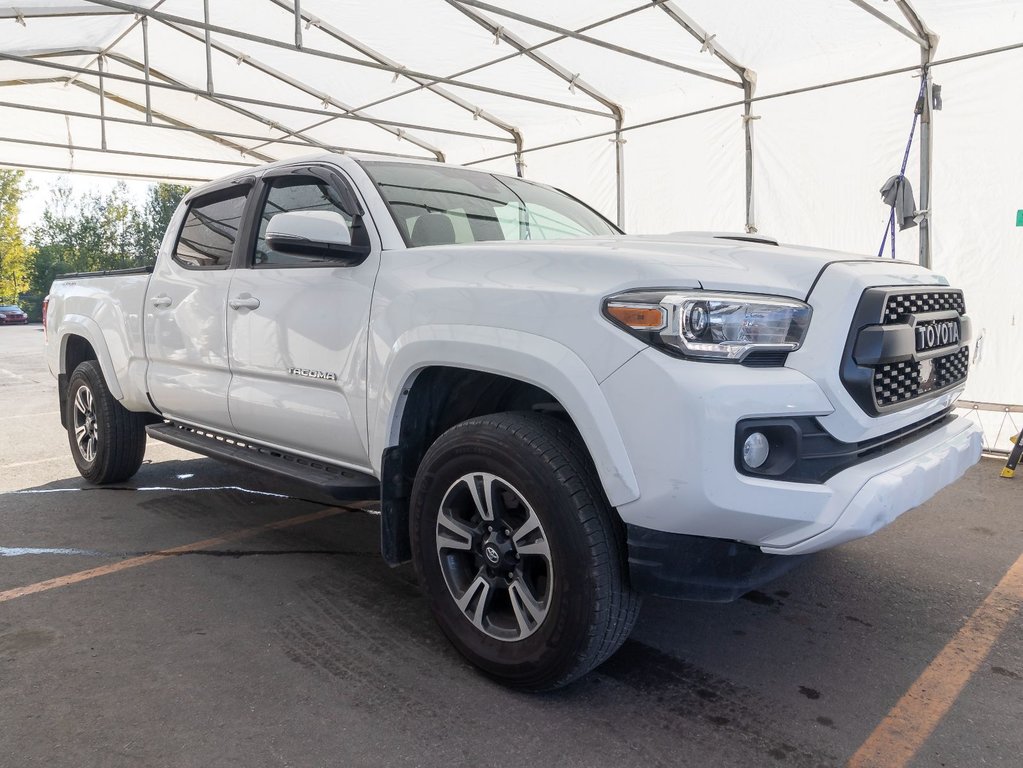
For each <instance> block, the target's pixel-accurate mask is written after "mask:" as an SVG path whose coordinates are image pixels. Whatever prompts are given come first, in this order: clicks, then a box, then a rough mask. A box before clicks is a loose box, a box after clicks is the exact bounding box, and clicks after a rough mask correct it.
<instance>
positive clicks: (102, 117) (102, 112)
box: [96, 56, 107, 150]
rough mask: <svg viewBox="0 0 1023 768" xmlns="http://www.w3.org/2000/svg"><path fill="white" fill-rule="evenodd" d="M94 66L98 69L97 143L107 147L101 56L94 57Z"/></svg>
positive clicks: (104, 92)
mask: <svg viewBox="0 0 1023 768" xmlns="http://www.w3.org/2000/svg"><path fill="white" fill-rule="evenodd" d="M96 68H97V69H98V70H99V145H100V148H101V149H104V150H105V149H106V148H107V105H106V101H107V92H106V84H105V83H104V82H103V57H102V56H97V57H96Z"/></svg>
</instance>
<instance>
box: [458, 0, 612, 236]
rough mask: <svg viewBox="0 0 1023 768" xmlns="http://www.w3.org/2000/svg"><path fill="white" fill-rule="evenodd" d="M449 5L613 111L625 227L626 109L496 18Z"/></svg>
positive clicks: (519, 161)
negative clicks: (533, 46)
mask: <svg viewBox="0 0 1023 768" xmlns="http://www.w3.org/2000/svg"><path fill="white" fill-rule="evenodd" d="M447 2H448V4H449V5H451V6H452V7H453V8H456V9H458V10H459V11H461V12H462V13H463V14H465V15H466V16H468V17H469V18H470V19H472V20H473V21H474V22H476V23H477V24H479V25H480V26H481V27H483V28H484V29H485V30H487V31H488V32H490V34H492V35H494V37H495V39H496V38H500V39H502V40H504V41H505V42H506V43H508V44H509V45H511V46H512V47H513V48H515V49H516V50H518V51H520V52H522V53H523V54H524V55H526V56H528V57H529V58H530V59H532V60H533V61H535V62H536V63H537V64H539V65H540V66H542V67H543V68H544V69H546V70H548V71H549V72H552V73H553V74H555V75H557V76H558V77H560V78H561V79H562V80H564V81H565V82H566V83H568V87H569V88H570V89H571V88H578V89H579V90H580V91H582V92H583V93H585V94H586V95H587V96H589V97H590V98H591V99H593V100H594V101H596V102H597V103H599V104H602V105H603V106H605V107H607V109H608V110H609V111H610V112H611V116H612V117H613V118H614V121H615V138H614V143H615V200H616V206H615V207H616V218H617V223H618V226H620V227H621V226H624V224H625V141H624V140H623V139H622V134H621V131H622V126H623V125H624V124H625V111H624V110H623V109H622V107H621V105H620V104H618V103H616V102H614V101H612V100H611V99H609V98H608V97H607V96H605V95H604V94H603V93H601V92H600V91H598V90H597V89H596V88H594V87H593V86H592V85H590V84H589V83H587V82H585V81H584V80H580V79H579V75H578V74H572V73H571V72H569V71H568V70H567V69H566V68H565V67H563V66H562V65H561V64H558V63H557V62H556V61H554V60H553V59H552V58H551V57H550V56H548V55H547V54H545V53H539V52H537V51H530V50H528V49H529V44H528V43H527V42H526V41H525V40H523V39H522V38H520V37H519V36H518V35H516V34H514V33H513V32H509V31H508V30H507V29H505V28H504V27H502V26H501V25H500V24H498V23H497V22H496V21H494V20H493V19H491V18H490V17H489V16H487V15H486V14H484V13H481V12H480V11H478V10H476V9H475V8H467V7H466V6H465V5H464V4H463V3H460V2H458V0H447ZM515 164H516V166H517V167H518V168H519V169H520V174H519V175H521V168H522V166H523V162H522V153H521V151H520V152H519V153H518V155H516V158H515Z"/></svg>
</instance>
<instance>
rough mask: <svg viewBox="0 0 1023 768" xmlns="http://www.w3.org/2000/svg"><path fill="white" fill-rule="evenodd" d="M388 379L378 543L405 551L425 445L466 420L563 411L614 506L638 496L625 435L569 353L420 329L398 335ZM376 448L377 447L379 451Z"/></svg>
mask: <svg viewBox="0 0 1023 768" xmlns="http://www.w3.org/2000/svg"><path fill="white" fill-rule="evenodd" d="M393 349H396V350H397V351H396V352H395V353H394V354H393V355H392V358H391V360H390V361H389V363H388V365H387V367H386V369H385V374H384V377H383V382H382V390H381V393H380V398H379V404H378V413H377V418H376V421H375V424H374V426H375V429H374V430H373V432H372V436H371V439H373V438H375V445H376V446H383V447H382V448H374V450H373V455H374V459H378V460H379V462H380V464H379V466H378V467H376V469H377V470H378V473H379V476H380V478H381V515H382V526H381V548H382V552H383V555H384V558H385V559H386V560H387V561H388V562H389V563H391V564H392V565H394V564H397V563H400V562H405V561H406V560H407V559H408V557H409V555H410V550H409V542H408V509H409V497H410V494H411V484H412V480H413V479H414V478H415V472H416V469H417V468H418V466H419V462H420V461H421V460H422V457H423V455H424V454H425V452H426V449H427V448H429V446H430V444H431V443H432V442H433V440H435V439H436V438H437V437H439V436H440V434H442V433H443V432H444V431H445V430H446V429H448V428H449V427H451V426H454V424H457V423H459V422H461V421H464V420H465V419H468V418H472V417H474V416H481V415H486V414H490V413H497V412H501V411H506V410H540V411H549V412H552V413H555V414H559V415H560V416H561V418H563V419H565V420H566V421H568V422H570V423H571V424H572V425H573V427H574V428H575V430H576V431H577V432H578V433H579V436H580V439H581V440H582V443H583V445H584V446H585V448H586V450H587V452H588V454H589V457H590V460H591V461H592V462H593V465H594V467H595V469H596V471H597V475H598V477H599V479H600V482H601V485H602V487H603V490H604V493H605V494H606V496H607V498H608V501H609V502H610V503H611V506H612V507H617V506H620V505H621V504H625V503H627V502H629V501H633V500H635V499H637V498H639V487H638V483H637V481H636V477H635V474H634V472H633V469H632V465H631V463H630V461H629V457H628V453H627V452H626V449H625V444H624V441H623V440H622V437H621V434H620V432H619V430H618V426H617V424H616V423H615V420H614V418H613V415H612V413H611V410H610V407H609V405H608V403H607V400H606V398H605V397H604V394H603V393H602V392H601V390H600V387H599V384H598V382H597V381H596V379H595V378H594V377H593V374H592V373H591V372H590V370H589V368H587V367H586V365H585V363H583V361H582V360H581V359H580V358H579V356H578V355H576V354H575V353H574V352H573V351H572V350H570V349H568V348H567V347H565V346H563V345H561V344H559V343H557V342H555V341H553V340H551V339H546V338H543V337H538V336H533V335H532V334H526V333H520V332H516V331H509V330H507V329H498V328H481V327H476V326H473V327H463V328H458V327H451V326H447V327H445V328H444V329H437V328H436V327H433V328H419V329H416V330H415V331H412V332H410V333H409V334H407V335H406V336H405V337H402V339H401V340H399V343H398V344H396V345H395V346H394V347H393ZM378 451H379V453H378Z"/></svg>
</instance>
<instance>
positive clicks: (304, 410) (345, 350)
mask: <svg viewBox="0 0 1023 768" xmlns="http://www.w3.org/2000/svg"><path fill="white" fill-rule="evenodd" d="M343 185H347V186H343ZM256 195H257V197H256V205H257V206H258V215H257V216H258V218H257V220H256V222H255V224H254V225H253V233H252V235H253V236H252V237H251V238H250V240H249V243H248V245H247V253H246V254H245V255H244V258H243V260H242V264H241V265H240V267H239V268H238V269H236V270H234V271H233V277H232V280H231V285H230V289H229V291H228V302H227V305H228V310H227V314H228V318H227V327H228V347H229V355H230V364H231V372H232V379H231V389H230V396H229V406H230V410H231V420H232V422H233V424H234V431H235V432H236V433H237V434H239V435H243V436H245V437H249V438H251V439H252V440H254V441H259V442H263V443H269V444H271V445H278V446H281V447H284V448H287V449H289V450H291V451H294V452H297V453H302V454H305V455H308V456H313V457H317V458H322V459H327V460H330V461H334V462H338V463H342V464H347V465H349V466H352V467H355V468H358V469H366V468H368V467H369V464H370V462H369V447H368V439H367V426H366V354H367V332H368V325H369V309H370V301H371V299H372V295H373V283H374V280H375V277H376V272H377V268H378V266H379V263H380V241H379V237H378V236H377V234H376V232H375V231H373V230H372V228H371V227H370V228H367V226H366V223H365V222H364V221H363V217H362V216H361V212H362V206H361V202H360V201H358V198H357V197H356V196H355V193H354V188H353V187H352V186H351V185H349V184H348V181H347V180H346V179H345V178H343V177H342V176H341V173H340V171H338V170H335V169H333V168H331V167H326V166H298V167H288V168H282V169H274V170H273V171H272V172H270V173H268V174H267V175H265V176H263V178H262V180H261V182H260V184H259V189H258V190H257V192H256ZM353 207H357V208H358V209H359V210H350V209H351V208H353ZM292 211H335V212H338V213H340V214H341V215H342V216H343V217H344V219H345V221H346V223H347V224H348V226H349V229H350V230H351V232H352V243H353V245H368V246H370V252H369V255H368V257H367V258H366V259H365V260H364V261H362V262H361V263H360V264H357V265H355V266H343V264H344V262H342V261H339V260H337V259H333V258H330V257H324V256H308V255H296V254H285V253H279V252H277V251H274V250H273V249H272V248H270V247H269V246H268V245H267V242H266V237H265V235H266V227H267V224H268V223H269V221H270V219H271V218H272V217H273V216H274V215H275V214H277V213H284V212H292ZM366 218H367V219H368V217H366Z"/></svg>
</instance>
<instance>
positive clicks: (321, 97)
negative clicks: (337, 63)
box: [165, 22, 444, 162]
mask: <svg viewBox="0 0 1023 768" xmlns="http://www.w3.org/2000/svg"><path fill="white" fill-rule="evenodd" d="M165 24H166V25H167V26H168V27H170V28H171V29H173V30H175V31H177V32H180V33H181V34H183V35H186V36H188V37H190V38H192V39H193V40H200V41H202V40H205V44H206V45H207V46H208V47H212V48H215V49H216V50H217V51H218V52H219V53H223V54H225V55H227V56H230V57H232V58H233V59H235V61H237V62H239V63H241V64H244V65H245V66H248V67H252V68H253V69H255V70H257V71H259V72H261V73H263V74H264V75H268V76H269V77H272V78H273V79H274V80H277V81H279V82H282V83H284V84H285V85H288V86H291V87H292V88H295V89H296V90H299V91H301V92H302V93H304V94H306V95H307V96H312V97H314V98H315V99H316V100H317V101H319V102H320V103H321V104H323V105H324V106H326V105H328V104H329V105H330V106H332V107H335V108H336V109H340V110H341V111H342V112H345V113H347V114H349V115H356V114H359V113H358V112H357V111H356V110H355V108H354V107H352V106H351V105H349V104H346V103H344V102H343V101H340V100H338V99H336V98H334V97H333V96H331V95H330V94H329V93H326V92H324V91H320V90H318V89H316V88H313V87H312V86H311V85H309V84H308V83H305V82H303V81H301V80H299V79H298V78H295V77H291V76H290V75H287V74H285V73H284V72H281V71H280V70H278V69H275V68H274V67H271V66H270V65H268V64H264V63H263V62H262V61H260V60H259V59H256V58H253V57H252V56H249V55H247V54H244V53H242V52H241V51H239V50H237V49H235V48H232V47H231V46H229V45H225V44H224V43H220V42H215V43H213V42H211V41H210V39H209V35H208V34H207V35H206V36H205V38H204V36H203V35H201V34H199V33H197V32H193V31H192V30H191V29H189V28H188V27H185V26H182V25H180V24H175V23H173V22H165ZM210 66H211V67H212V60H211V62H210ZM210 71H211V72H212V69H211V70H210ZM209 84H210V85H212V84H213V77H212V75H210V78H209ZM209 92H210V93H212V91H209ZM360 116H361V117H364V118H365V119H366V120H367V121H368V122H370V123H371V124H372V125H375V126H376V127H377V128H380V129H381V130H383V131H387V133H389V134H391V135H392V136H396V137H398V138H404V139H405V140H406V141H408V142H410V143H412V144H415V145H416V146H417V147H419V148H420V149H425V150H426V151H427V152H430V153H431V154H432V155H433V156H434V157H436V158H437V160H439V161H440V162H444V153H443V152H441V151H440V150H439V149H438V148H437V147H435V146H433V145H432V144H430V143H429V142H428V141H426V140H425V139H421V138H419V137H417V136H410V135H409V134H408V133H406V132H405V131H404V130H401V129H398V128H393V127H391V126H388V125H383V124H381V123H378V122H377V121H375V120H374V119H373V118H372V117H370V116H369V115H360Z"/></svg>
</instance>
